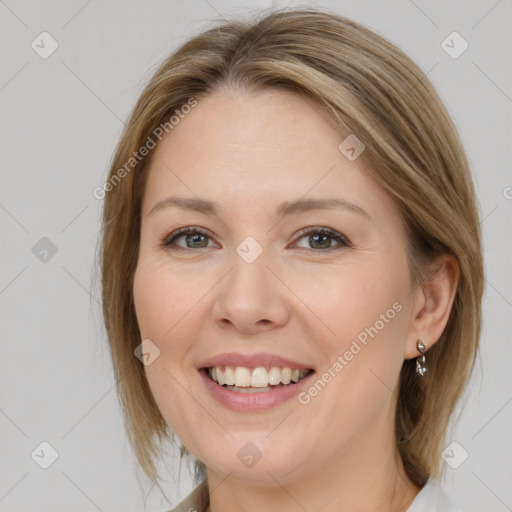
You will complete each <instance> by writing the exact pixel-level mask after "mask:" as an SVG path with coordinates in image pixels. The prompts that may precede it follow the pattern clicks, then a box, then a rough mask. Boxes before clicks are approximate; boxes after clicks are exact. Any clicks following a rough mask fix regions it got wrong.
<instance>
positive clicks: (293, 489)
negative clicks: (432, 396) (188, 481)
mask: <svg viewBox="0 0 512 512" xmlns="http://www.w3.org/2000/svg"><path fill="white" fill-rule="evenodd" d="M343 139H344V136H342V135H340V133H339V132H338V131H337V130H336V128H335V126H334V125H333V124H332V122H331V120H330V119H329V118H328V116H327V114H325V112H324V111H323V110H322V109H321V108H320V107H319V106H318V105H316V104H315V103H313V102H312V101H310V100H308V101H306V100H304V99H303V98H301V97H299V96H296V95H294V94H291V93H285V92H278V91H265V92H263V93H261V92H260V93H257V94H256V93H247V92H241V91H233V90H231V89H223V90H219V91H216V92H214V93H211V94H209V95H207V96H205V97H203V98H200V99H199V103H198V105H197V107H195V108H194V109H193V110H192V111H191V112H190V113H189V114H188V115H187V116H186V117H185V118H184V119H182V120H180V123H179V124H178V125H177V126H175V127H174V129H173V130H172V132H170V133H169V134H168V135H167V136H166V137H165V138H164V139H163V141H162V142H161V143H160V145H159V146H158V147H157V148H156V149H155V150H154V154H153V155H152V162H151V166H150V170H149V175H148V181H147V184H146V189H145V193H144V198H143V205H142V227H141V243H140V253H139V260H138V265H137V269H136V274H135V281H134V299H135V307H136V313H137V319H138V322H139V326H140V330H141V335H142V339H146V338H149V339H151V340H152V342H153V343H154V344H155V345H157V346H158V348H159V349H160V356H159V357H158V358H157V359H156V360H155V361H154V362H153V363H152V364H151V365H149V366H146V367H145V370H146V376H147V379H148V382H149V385H150V387H151V390H152V393H153V394H154V397H155V400H156V402H157V404H158V407H159V409H160V411H161V413H162V415H163V416H164V418H165V420H166V422H167V423H168V424H169V425H170V426H171V427H172V429H173V431H174V432H175V433H176V435H177V436H178V438H179V439H180V440H181V441H182V442H183V444H184V445H185V446H186V447H187V448H188V449H189V451H190V452H191V453H192V454H194V455H195V456H196V457H197V458H199V459H200V460H202V461H203V462H204V463H205V464H206V466H207V472H208V481H209V485H210V491H212V492H211V495H210V508H209V509H208V510H209V511H213V512H219V511H232V510H237V511H247V512H249V511H260V510H270V511H273V510H275V511H278V510H279V511H281V512H288V511H290V512H291V511H299V510H303V509H306V510H323V511H325V512H329V511H336V512H343V511H351V512H354V511H363V510H364V511H373V510H379V511H380V512H382V511H398V510H406V509H407V507H408V506H409V505H410V503H411V502H412V500H413V499H414V497H415V496H416V494H417V493H418V492H419V490H420V489H419V488H418V487H417V486H415V485H414V484H413V483H412V482H411V481H410V480H409V479H408V478H407V476H406V475H405V472H404V470H403V466H402V463H401V459H400V457H399V456H398V452H397V449H396V445H395V442H394V413H395V407H396V393H397V384H398V377H399V372H400V368H401V366H402V364H403V361H404V359H409V358H413V357H417V356H418V355H420V354H419V352H418V350H417V349H416V341H417V339H418V338H419V337H421V338H422V340H423V341H424V343H425V345H426V346H427V348H430V347H431V346H432V345H433V344H434V343H435V342H436V341H437V340H438V339H439V337H440V335H441V333H442V332H443V329H444V328H445V325H446V323H447V321H448V317H449V312H450V308H451V305H452V302H453V298H454V294H455V291H456V284H457V280H458V267H457V264H456V262H455V261H454V260H453V259H451V258H450V257H449V256H446V257H444V258H442V259H440V260H439V264H440V265H442V264H443V263H444V265H442V268H441V270H440V272H439V273H438V274H437V276H436V279H435V281H433V282H432V283H430V284H429V285H428V286H425V287H424V288H423V289H421V288H420V289H416V290H413V289H411V282H410V278H409V272H408V268H407V262H406V252H405V251H406V235H405V230H404V226H403V223H402V220H401V217H400V215H399V212H398V210H397V208H396V206H395V205H394V203H393V202H392V200H391V198H390V197H389V195H388V194H387V193H386V192H385V191H384V190H383V189H381V188H380V187H379V186H378V185H377V184H376V182H375V181H374V180H373V179H372V178H371V177H370V176H369V174H368V172H367V171H366V169H365V167H364V164H363V159H362V158H358V159H356V160H355V161H353V162H351V161H349V160H348V159H347V158H345V156H344V155H343V154H341V153H340V151H339V150H338V145H339V144H340V142H341V141H342V140H343ZM171 195H172V196H185V197H191V198H197V197H199V198H202V199H209V200H212V201H215V202H218V203H219V213H218V215H217V216H209V215H207V214H205V213H200V212H191V211H185V210H183V209H180V208H178V207H175V206H170V207H167V208H161V209H159V210H157V211H155V212H154V213H152V214H150V213H149V212H150V210H151V209H152V208H153V206H154V205H155V204H156V203H157V202H158V201H161V200H163V199H165V198H167V197H169V196H171ZM303 197H305V198H313V197H314V198H330V197H337V198H343V199H345V200H348V201H351V202H353V203H355V204H357V205H358V206H360V207H361V208H362V209H364V210H365V211H366V212H367V213H368V214H369V215H370V216H371V219H367V218H366V217H365V216H363V215H360V214H358V213H356V212H353V211H349V210H343V209H331V210H315V211H309V212H304V213H297V214H294V215H292V216H290V217H284V218H278V217H276V215H275V209H276V208H277V206H278V205H280V204H281V203H282V202H284V201H289V202H291V201H294V200H297V199H300V198H303ZM186 226H199V227H201V228H203V229H204V230H206V231H207V232H208V236H207V237H206V238H205V239H204V244H207V247H203V245H202V243H201V240H203V239H201V238H200V241H199V242H198V241H197V239H196V241H195V242H194V239H193V237H189V241H188V244H189V245H188V247H187V239H186V235H185V236H182V237H181V238H179V239H176V240H175V242H174V243H175V246H176V245H177V246H178V248H181V249H182V251H181V252H179V251H175V250H172V248H171V247H162V245H161V244H162V241H163V240H164V239H165V238H166V237H168V235H169V234H171V233H172V232H173V231H175V230H177V229H179V228H182V227H186ZM308 226H315V227H328V228H331V229H333V230H334V231H336V232H338V233H340V234H342V235H344V236H345V237H346V238H347V239H348V240H349V243H350V245H349V246H344V245H342V244H340V242H337V241H336V240H334V239H332V238H327V240H326V241H324V242H323V243H321V244H320V247H319V246H318V244H317V245H315V240H314V239H313V240H312V239H311V237H310V236H309V235H314V234H315V233H310V234H309V235H308V234H306V235H302V234H301V235H299V236H297V233H298V232H299V230H301V229H303V228H305V227H308ZM317 234H318V233H317ZM320 235H321V234H320ZM247 236H251V237H253V238H254V239H256V240H257V242H258V243H259V244H260V245H261V247H262V248H263V253H262V254H261V255H260V256H259V257H258V258H257V259H256V260H255V261H254V262H253V263H250V264H248V263H247V262H246V261H244V259H242V258H241V257H240V256H239V255H238V253H237V252H236V248H237V246H238V245H239V244H240V242H241V241H242V240H244V239H245V238H246V237H247ZM191 238H192V240H191ZM319 241H320V242H322V237H321V236H320V240H319ZM329 247H331V248H329ZM395 302H399V303H400V304H401V305H402V309H401V311H400V312H399V313H397V314H396V315H395V316H394V318H393V319H392V320H390V321H389V322H387V323H386V324H385V327H384V328H382V329H381V330H379V332H378V334H377V335H376V336H374V337H373V338H371V337H369V338H368V339H369V341H368V343H367V345H366V346H365V347H364V348H363V349H362V350H361V351H360V352H359V353H358V354H357V355H356V356H354V358H353V359H352V360H351V361H350V362H349V364H347V365H346V366H345V367H344V368H343V370H342V371H341V372H339V373H337V374H336V377H335V378H333V379H332V380H331V382H329V383H328V385H327V386H325V388H324V389H323V390H322V391H321V392H320V393H318V395H317V396H315V397H314V398H312V399H311V401H310V402H309V403H308V404H306V405H303V404H300V403H299V402H298V401H297V400H296V399H292V400H289V401H287V402H285V403H284V404H281V405H279V406H278V407H275V408H273V409H271V410H268V411H263V412H262V411H259V412H243V413H240V412H234V411H231V410H228V409H226V408H224V407H223V406H222V405H220V404H218V403H217V402H216V401H214V400H213V399H212V398H210V396H209V394H208V393H207V391H206V389H205V387H204V384H203V382H202V380H201V379H200V376H199V374H198V371H197V369H196V366H197V365H199V364H200V363H201V362H202V361H204V360H205V359H206V358H209V357H211V356H213V355H216V354H219V353H221V352H229V351H237V352H244V353H249V354H252V353H256V352H269V353H274V354H278V355H281V356H284V357H290V358H292V359H295V360H297V361H299V362H302V363H307V364H308V365H309V366H310V367H311V368H315V369H316V371H317V376H320V375H322V373H323V372H324V371H326V370H327V368H329V367H332V365H333V363H334V362H335V361H336V359H337V356H338V355H340V354H344V353H345V351H346V350H348V349H349V347H350V346H351V343H352V341H353V340H354V339H356V337H357V335H358V334H359V333H360V332H361V331H363V330H364V328H365V327H369V326H373V325H374V324H375V322H376V321H377V320H378V319H379V318H381V317H380V315H381V314H383V313H385V312H386V311H387V310H388V309H389V308H391V307H392V305H393V303H395ZM427 365H428V352H427ZM247 442H251V443H253V444H254V445H255V446H256V447H257V448H258V449H259V450H260V452H261V454H262V456H261V459H260V460H259V461H258V462H257V463H256V464H255V465H253V466H252V467H251V468H248V467H245V466H244V465H243V464H242V463H241V462H240V460H239V458H238V457H237V452H238V451H239V450H240V448H241V447H242V446H244V445H245V444H246V443H247Z"/></svg>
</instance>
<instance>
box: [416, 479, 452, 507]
mask: <svg viewBox="0 0 512 512" xmlns="http://www.w3.org/2000/svg"><path fill="white" fill-rule="evenodd" d="M406 512H462V511H461V510H460V508H458V507H456V506H455V505H454V504H453V503H452V502H451V501H450V499H449V498H448V496H447V495H446V494H445V492H444V491H443V489H442V487H441V486H440V485H439V484H438V483H437V482H435V481H434V480H432V479H431V480H429V481H428V482H427V483H426V484H425V485H424V487H423V488H422V489H421V491H420V492H419V493H418V495H417V496H416V498H415V499H414V501H413V502H412V503H411V505H410V506H409V508H408V509H407V511H406Z"/></svg>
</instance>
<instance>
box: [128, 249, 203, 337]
mask: <svg viewBox="0 0 512 512" xmlns="http://www.w3.org/2000/svg"><path fill="white" fill-rule="evenodd" d="M194 279H196V280H197V279H198V277H197V275H196V276H195V277H194V276H192V275H191V276H187V275H186V273H184V272H181V271H180V272H178V271H174V270H173V269H172V268H169V266H168V265H165V264H162V263H159V262H152V261H151V259H150V258H142V259H141V260H140V261H139V265H138V267H137V270H136V272H135V277H134V287H133V294H134V303H135V311H136V315H137V321H138V324H139V328H140V331H141V336H142V337H143V338H150V339H152V340H155V342H157V344H163V343H164V342H165V340H169V339H173V340H177V339H179V336H177V333H179V332H180V331H181V330H182V328H183V326H184V325H186V324H187V323H188V322H189V315H190V313H191V312H192V311H193V309H194V305H195V304H196V303H197V302H198V300H199V298H200V291H201V290H202V289H204V287H203V288H201V287H200V286H199V283H197V282H195V281H194Z"/></svg>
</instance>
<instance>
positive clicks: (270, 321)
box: [213, 253, 290, 334]
mask: <svg viewBox="0 0 512 512" xmlns="http://www.w3.org/2000/svg"><path fill="white" fill-rule="evenodd" d="M231 263H232V268H231V271H230V272H228V274H227V275H226V276H225V278H224V279H223V280H222V282H221V283H219V287H218V288H217V297H216V300H215V304H214V306H213V315H214V319H215V322H216V324H217V325H219V326H220V327H221V328H223V329H229V328H233V329H236V330H238V331H239V332H242V333H245V334H256V333H258V332H262V331H267V330H272V329H276V328H279V327H282V326H283V325H285V324H286V323H287V322H288V319H289V314H290V311H289V304H290V302H289V300H290V298H289V297H287V295H286V293H287V292H288V290H287V288H286V286H284V285H283V283H282V282H281V281H280V279H278V277H276V271H275V270H274V269H272V270H271V269H270V268H268V266H267V265H268V263H269V262H268V260H267V258H266V257H265V253H263V254H262V255H260V256H259V257H258V258H257V259H256V260H255V261H253V262H252V263H248V262H247V261H245V260H244V259H243V258H242V257H240V256H239V255H238V254H237V253H235V254H234V256H233V258H232V261H231Z"/></svg>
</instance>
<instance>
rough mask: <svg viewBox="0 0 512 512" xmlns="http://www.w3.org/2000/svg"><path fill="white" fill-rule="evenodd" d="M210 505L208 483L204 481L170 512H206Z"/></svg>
mask: <svg viewBox="0 0 512 512" xmlns="http://www.w3.org/2000/svg"><path fill="white" fill-rule="evenodd" d="M209 504H210V495H209V491H208V482H207V481H206V480H203V481H202V482H201V483H200V484H199V485H198V486H197V487H195V488H194V489H193V490H192V492H191V493H190V494H189V495H188V496H187V497H186V498H185V499H184V500H183V501H180V503H178V505H176V507H174V508H173V509H172V510H169V511H168V512H205V510H206V509H207V508H208V505H209Z"/></svg>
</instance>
